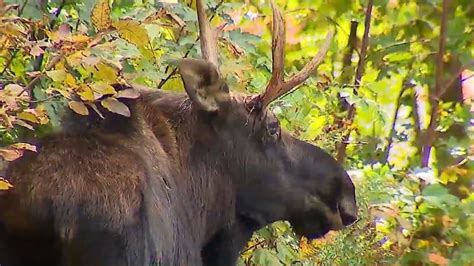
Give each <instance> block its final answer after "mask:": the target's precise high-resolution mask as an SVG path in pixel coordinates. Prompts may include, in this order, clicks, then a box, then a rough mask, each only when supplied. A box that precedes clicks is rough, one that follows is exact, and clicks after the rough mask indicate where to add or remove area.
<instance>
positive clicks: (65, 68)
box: [0, 0, 474, 265]
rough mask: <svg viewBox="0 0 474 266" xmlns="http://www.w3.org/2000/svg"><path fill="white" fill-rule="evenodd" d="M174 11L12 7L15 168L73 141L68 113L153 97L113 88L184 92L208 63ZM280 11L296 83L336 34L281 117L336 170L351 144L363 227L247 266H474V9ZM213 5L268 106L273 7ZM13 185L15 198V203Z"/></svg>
mask: <svg viewBox="0 0 474 266" xmlns="http://www.w3.org/2000/svg"><path fill="white" fill-rule="evenodd" d="M168 2H170V1H156V3H155V2H148V1H103V0H102V1H93V0H86V1H21V0H18V1H10V0H9V1H1V0H0V158H2V159H3V160H4V161H13V160H16V159H18V158H19V157H21V156H22V155H23V153H24V152H25V151H32V152H35V151H36V149H37V148H36V147H35V146H34V145H33V144H32V143H29V142H28V141H24V140H26V139H31V138H35V137H41V136H43V135H45V134H48V133H50V132H52V131H54V130H57V129H58V128H59V127H60V125H61V114H62V113H63V110H64V108H69V109H71V110H72V111H73V112H76V113H77V114H80V115H84V116H85V115H91V114H97V115H98V116H103V115H104V113H103V112H114V113H117V114H120V115H123V116H130V110H129V109H128V108H127V106H126V105H124V104H123V103H121V101H120V100H121V99H124V98H126V99H134V98H137V97H138V95H137V94H136V93H135V92H133V91H128V90H123V91H116V90H115V89H114V87H113V86H112V84H115V83H121V84H131V83H137V84H142V85H147V86H150V87H153V88H157V89H163V90H182V84H181V81H180V79H179V78H178V77H177V75H176V68H175V65H174V62H175V60H176V59H180V58H184V57H200V54H199V42H198V29H197V18H196V14H195V10H194V9H195V6H194V1H179V3H176V4H172V3H168ZM276 2H277V3H278V5H279V6H281V7H282V11H283V16H284V18H285V21H286V47H285V50H286V52H287V54H286V59H285V61H284V67H285V71H284V73H285V75H287V76H288V77H290V76H292V75H293V74H294V73H297V71H298V70H301V68H302V67H303V66H304V64H305V63H306V62H308V61H309V59H311V58H312V57H313V56H314V55H315V54H317V52H318V50H319V47H321V45H322V43H323V42H324V40H325V35H326V33H327V32H328V30H329V29H330V28H335V29H336V32H335V37H334V40H333V41H332V42H331V44H330V46H329V52H328V56H327V59H326V60H324V62H322V64H321V65H320V66H319V69H318V71H317V73H312V75H311V76H310V78H309V80H307V81H306V82H305V83H303V84H302V85H301V87H300V89H299V90H297V91H295V92H293V93H289V94H288V95H286V97H283V98H281V99H278V100H277V101H275V102H274V103H272V105H271V106H270V107H271V108H272V109H273V111H274V112H275V113H276V114H277V115H278V116H279V119H280V121H281V124H282V126H283V127H284V128H286V129H288V130H290V131H291V132H292V133H293V134H294V135H296V136H298V137H299V138H301V139H304V140H306V141H310V142H312V143H315V144H317V145H318V146H320V147H322V148H324V149H325V150H327V151H328V152H331V153H332V154H333V155H334V156H336V155H337V153H339V151H340V150H341V143H344V145H343V146H344V153H340V157H342V158H343V159H344V161H345V164H346V168H347V169H349V170H350V173H351V175H352V178H353V180H354V182H355V183H356V187H357V193H358V199H360V203H359V204H360V206H359V208H360V213H361V218H360V220H359V221H358V222H357V223H356V224H355V225H354V226H352V227H350V228H348V229H346V230H344V231H343V232H339V233H335V232H331V233H330V234H328V235H327V236H325V237H324V238H322V239H319V240H315V241H313V242H312V241H309V240H306V239H302V240H301V239H298V238H297V237H296V236H295V235H294V233H293V232H292V230H291V228H290V226H289V224H288V223H285V222H279V223H276V224H274V225H273V226H270V227H266V228H263V229H262V230H260V231H259V233H258V234H255V235H254V237H253V239H252V241H251V242H250V243H249V244H248V247H247V249H246V250H244V252H243V253H242V256H241V260H240V262H239V263H240V264H241V265H289V264H291V263H294V264H295V265H314V264H318V265H319V264H321V265H329V264H330V265H376V264H383V265H396V264H398V265H422V264H429V265H469V264H470V263H472V258H473V257H474V248H473V247H474V242H473V241H474V239H473V237H472V236H473V235H474V219H473V215H474V214H473V213H474V194H473V191H472V190H473V189H472V188H473V187H472V184H473V183H472V182H473V179H472V178H473V176H474V169H473V168H474V167H473V166H474V163H473V154H474V145H473V141H474V138H473V125H472V117H473V116H472V114H473V113H472V110H473V109H472V108H473V107H472V106H474V105H472V102H473V94H472V92H473V91H474V86H473V82H474V77H473V74H472V73H473V70H474V61H473V58H474V38H472V36H473V33H474V20H473V18H474V5H472V0H460V1H448V0H439V1H411V0H389V1H382V2H379V1H365V0H364V1H362V0H361V1H320V0H311V1H309V0H287V1H283V0H281V1H276ZM262 3H263V4H262ZM371 3H372V4H373V8H372V9H369V8H368V7H369V6H370V4H371ZM207 5H208V10H209V12H208V17H209V19H210V20H211V23H212V25H213V26H215V27H217V28H219V29H221V32H220V35H219V43H218V47H219V60H220V65H221V69H220V71H221V72H222V74H223V75H224V76H225V77H226V79H227V83H228V84H229V86H230V87H231V88H232V90H234V91H250V92H254V93H255V92H262V91H263V90H264V89H265V85H266V84H267V83H268V81H269V79H270V77H271V69H272V65H271V62H272V61H271V52H270V47H271V34H270V32H271V22H272V21H271V7H270V4H269V2H268V3H267V2H266V1H263V2H262V1H212V0H211V1H207ZM369 11H370V12H369ZM443 18H444V19H443ZM368 25H370V27H368ZM442 25H444V26H443V27H442ZM441 28H443V29H444V30H442V29H441ZM364 32H367V37H365V38H364ZM364 39H365V42H364ZM364 50H365V51H364ZM364 54H365V56H362V57H361V55H364ZM359 65H361V66H362V68H359ZM428 148H429V149H428ZM341 154H342V155H341ZM0 165H1V164H0ZM1 170H2V169H1V166H0V190H8V189H10V188H12V187H14V185H15V184H10V183H8V181H7V180H8V177H5V176H1V173H2V171H1ZM0 195H1V194H0Z"/></svg>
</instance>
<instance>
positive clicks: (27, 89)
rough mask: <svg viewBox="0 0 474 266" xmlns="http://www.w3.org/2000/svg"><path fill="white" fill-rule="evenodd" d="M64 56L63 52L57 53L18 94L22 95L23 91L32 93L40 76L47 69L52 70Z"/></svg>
mask: <svg viewBox="0 0 474 266" xmlns="http://www.w3.org/2000/svg"><path fill="white" fill-rule="evenodd" d="M63 57H64V55H63V54H62V53H60V54H58V55H56V56H55V57H54V58H53V59H52V60H51V62H50V63H49V64H48V65H47V66H46V67H45V68H44V69H43V71H42V72H41V73H39V74H38V75H37V76H36V77H34V78H33V79H32V80H31V81H30V83H28V84H27V85H26V86H25V87H24V88H23V90H22V91H21V92H20V93H19V94H18V96H21V95H22V94H23V93H25V92H26V93H27V94H28V95H31V91H32V90H33V87H34V86H35V85H36V83H38V81H39V80H40V78H41V77H42V76H43V75H44V74H45V73H46V71H49V70H51V69H52V68H53V67H54V66H55V65H56V64H57V63H59V61H60V60H61V59H62V58H63Z"/></svg>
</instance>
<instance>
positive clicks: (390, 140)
mask: <svg viewBox="0 0 474 266" xmlns="http://www.w3.org/2000/svg"><path fill="white" fill-rule="evenodd" d="M408 86H409V84H406V85H405V83H404V85H403V87H402V89H401V90H400V93H399V94H398V97H397V101H396V107H395V114H394V115H393V121H392V126H391V128H390V133H389V135H388V143H387V148H386V150H385V157H384V163H387V162H388V157H389V156H390V149H391V148H392V144H393V138H394V137H395V133H396V132H395V127H396V125H397V120H398V113H399V111H400V107H401V106H402V97H403V94H404V93H405V91H406V90H407V89H408V88H409V87H408Z"/></svg>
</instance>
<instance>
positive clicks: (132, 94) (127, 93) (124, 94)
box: [115, 89, 140, 99]
mask: <svg viewBox="0 0 474 266" xmlns="http://www.w3.org/2000/svg"><path fill="white" fill-rule="evenodd" d="M115 97H117V98H128V99H136V98H138V97H140V93H139V92H138V91H136V90H134V89H126V90H123V91H119V92H118V93H117V95H116V96H115Z"/></svg>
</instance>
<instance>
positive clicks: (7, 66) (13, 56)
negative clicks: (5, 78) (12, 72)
mask: <svg viewBox="0 0 474 266" xmlns="http://www.w3.org/2000/svg"><path fill="white" fill-rule="evenodd" d="M18 51H19V49H15V51H13V54H11V56H10V58H8V61H7V62H6V64H5V68H3V70H2V72H0V75H3V74H4V73H5V71H7V69H8V68H9V67H10V64H11V63H12V62H13V59H14V58H15V56H16V54H17V53H18Z"/></svg>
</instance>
